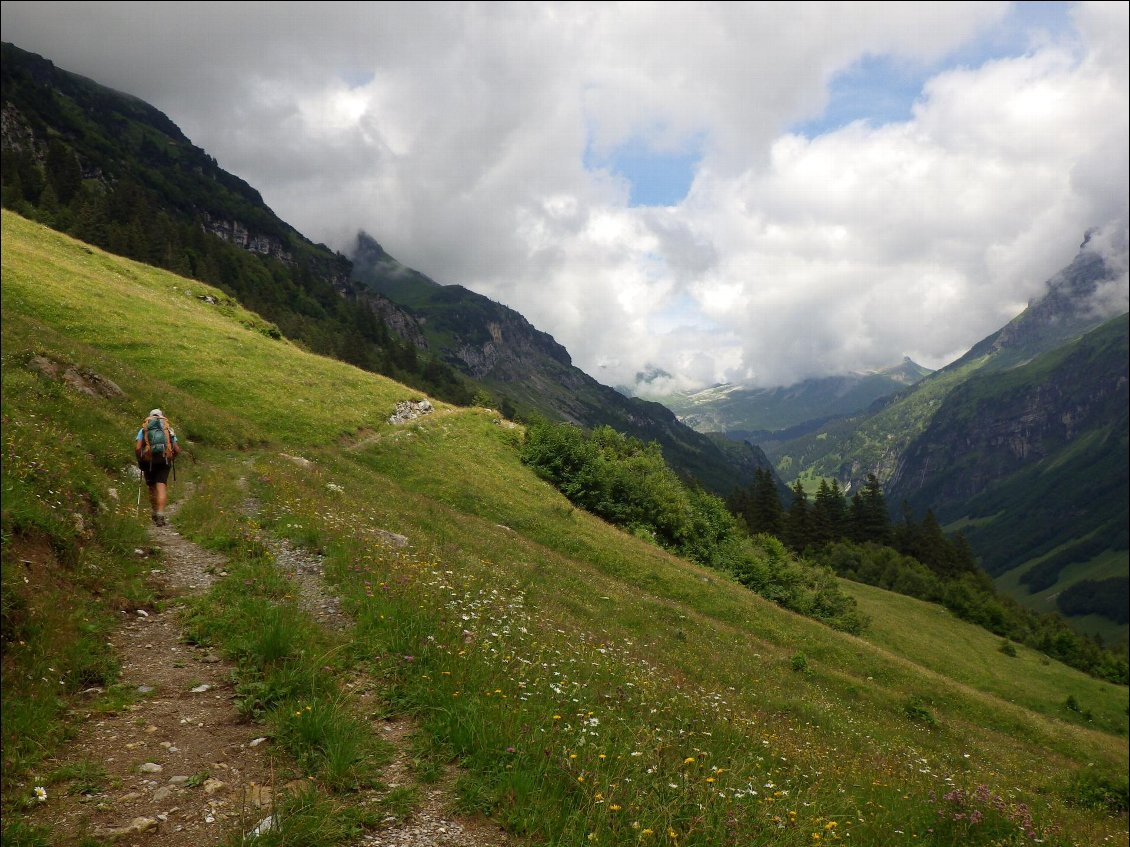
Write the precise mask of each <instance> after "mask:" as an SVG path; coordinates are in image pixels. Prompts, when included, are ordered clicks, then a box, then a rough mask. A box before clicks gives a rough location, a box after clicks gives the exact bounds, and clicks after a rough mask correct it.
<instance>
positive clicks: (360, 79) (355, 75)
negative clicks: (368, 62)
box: [337, 68, 377, 88]
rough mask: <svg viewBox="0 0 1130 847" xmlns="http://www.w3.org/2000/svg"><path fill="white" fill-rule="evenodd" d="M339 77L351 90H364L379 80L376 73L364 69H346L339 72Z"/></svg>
mask: <svg viewBox="0 0 1130 847" xmlns="http://www.w3.org/2000/svg"><path fill="white" fill-rule="evenodd" d="M337 75H338V77H340V78H341V80H342V81H343V82H344V83H345V84H346V85H348V86H349V87H350V88H364V87H365V86H366V85H368V84H369V83H370V82H372V81H373V80H374V79H376V78H377V75H376V73H375V72H374V71H371V70H365V69H362V68H346V69H345V70H340V71H338V72H337Z"/></svg>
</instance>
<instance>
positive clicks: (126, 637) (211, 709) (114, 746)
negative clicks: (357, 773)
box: [28, 503, 517, 847]
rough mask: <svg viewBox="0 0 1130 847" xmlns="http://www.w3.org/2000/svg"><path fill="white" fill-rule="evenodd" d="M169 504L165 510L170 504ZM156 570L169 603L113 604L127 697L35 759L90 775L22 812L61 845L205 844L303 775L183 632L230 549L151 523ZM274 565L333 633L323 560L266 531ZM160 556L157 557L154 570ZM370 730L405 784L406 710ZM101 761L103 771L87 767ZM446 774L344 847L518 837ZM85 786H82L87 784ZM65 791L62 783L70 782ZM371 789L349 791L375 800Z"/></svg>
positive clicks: (83, 718)
mask: <svg viewBox="0 0 1130 847" xmlns="http://www.w3.org/2000/svg"><path fill="white" fill-rule="evenodd" d="M176 506H177V504H175V503H174V504H172V505H171V506H170V508H169V514H170V516H174V515H175V511H176ZM150 537H151V541H152V545H153V547H154V548H156V549H155V550H154V551H153V552H155V553H159V555H158V556H156V557H155V559H154V565H155V567H154V571H153V578H154V581H155V583H156V585H157V586H158V588H159V590H160V592H161V595H162V596H163V597H164V598H166V599H167V600H169V601H170V602H166V603H162V604H160V605H161V607H162V608H161V609H157V610H144V609H140V610H128V611H125V612H122V618H123V620H122V625H121V626H120V627H119V628H118V630H117V631H116V632H115V633H114V635H113V636H112V638H111V639H110V642H109V645H108V647H109V649H111V650H113V651H114V653H115V654H116V655H117V656H119V657H120V660H121V663H122V672H121V676H120V682H121V683H122V684H124V685H125V686H127V689H128V690H129V691H130V692H132V693H133V695H134V696H135V697H136V700H135V702H133V703H131V704H130V705H127V706H125V707H124V708H122V709H120V710H118V711H115V712H104V711H99V710H97V709H96V708H95V703H96V702H97V699H98V695H99V694H101V693H102V692H101V691H99V690H97V689H92V690H91V691H89V692H87V694H88V696H89V698H90V701H89V703H90V705H88V706H86V707H82V706H81V705H80V707H78V708H77V709H75V717H76V718H77V721H76V736H75V738H74V740H73V741H72V742H71V743H70V744H68V745H67V747H66V748H65V750H64V751H62V753H61V754H60V756H59V757H58V758H57V759H56V760H54V761H51V762H47V763H45V765H44V772H45V773H50V772H52V771H55V770H56V769H59V768H63V767H64V766H69V767H72V768H73V767H74V766H76V765H83V766H85V767H86V768H87V771H88V772H89V773H91V774H93V775H94V776H95V778H94V779H73V780H70V781H69V782H61V783H60V784H59V785H58V786H57V787H55V786H52V787H51V788H49V793H48V798H47V800H46V801H45V802H43V803H41V804H39V805H38V806H37V807H36V808H34V809H33V810H31V812H30V813H29V815H28V821H29V823H33V824H44V825H49V826H50V827H51V828H52V829H53V831H54V833H55V837H56V842H55V843H57V844H58V845H59V847H71V845H76V844H77V843H78V842H79V841H80V840H81V839H82V838H83V837H86V836H95V837H97V838H100V839H102V840H105V841H107V842H112V843H115V844H120V845H131V847H132V845H139V847H140V845H161V847H207V846H208V845H218V844H221V843H224V842H225V841H226V840H227V839H229V838H230V837H231V836H232V835H233V834H236V833H240V832H242V833H249V832H251V831H252V830H254V829H255V827H256V826H258V825H259V824H261V823H263V822H265V821H267V820H268V819H269V818H270V816H271V809H272V802H273V800H274V798H276V797H278V796H280V795H281V793H283V792H285V791H286V790H288V788H291V787H293V786H295V785H296V784H303V783H301V781H299V780H293V776H294V774H293V773H281V772H279V771H276V769H275V768H276V767H278V766H277V765H276V764H275V762H276V761H277V760H275V759H273V757H272V756H271V740H270V738H267V737H264V736H265V735H266V730H265V728H264V727H262V726H260V725H257V724H254V723H251V722H249V721H247V720H245V719H244V718H242V717H241V716H240V714H239V713H238V711H237V709H236V706H235V702H234V698H235V687H234V684H233V682H232V671H233V668H232V666H231V665H230V664H229V663H227V662H225V661H224V660H222V659H221V658H220V657H219V656H218V655H215V654H213V653H211V652H210V651H209V650H207V649H201V648H197V647H194V646H191V645H188V644H186V643H185V642H184V639H183V627H182V622H181V615H182V614H183V609H184V604H183V600H184V598H186V597H190V596H192V595H193V594H197V593H200V592H204V591H206V590H207V589H208V587H209V586H210V585H211V584H212V582H213V580H215V579H218V578H221V577H223V576H224V575H225V574H224V567H225V564H226V560H225V559H224V558H223V557H222V556H220V555H217V554H215V553H211V552H209V551H206V550H204V549H203V548H201V547H199V546H197V545H196V544H193V543H192V542H190V541H188V540H187V539H184V538H182V537H181V536H180V535H179V534H178V533H177V531H176V529H175V527H174V526H172V525H167V526H164V527H152V528H151V534H150ZM265 541H266V542H267V544H268V546H269V547H270V548H271V549H272V551H273V552H274V554H275V556H276V560H277V562H278V564H279V567H280V568H282V569H283V570H284V571H285V572H286V573H287V574H288V576H289V577H290V578H292V579H293V580H294V581H295V582H296V583H297V585H298V586H299V589H300V597H299V604H300V605H301V606H302V607H303V608H304V609H305V610H306V611H308V612H310V613H311V614H312V615H313V617H314V618H315V619H316V620H317V621H318V622H319V623H320V624H321V625H323V626H325V627H327V628H332V629H338V630H343V629H345V628H347V627H348V626H349V625H350V624H351V622H350V620H349V619H348V617H346V616H345V615H344V614H343V613H342V611H341V609H340V606H339V604H338V602H337V598H335V597H334V596H333V595H332V594H331V593H329V592H328V591H327V590H326V585H325V583H324V581H323V579H322V567H321V561H320V559H319V558H318V557H317V556H316V555H314V554H311V553H309V552H307V551H304V550H296V549H294V548H293V547H292V546H291V545H289V544H288V543H286V542H283V541H278V540H274V539H265ZM158 565H160V566H159V567H158ZM350 688H351V689H352V690H353V693H354V694H355V695H356V696H359V697H360V698H362V702H364V700H365V699H367V698H370V697H376V696H378V692H377V691H376V689H375V688H374V686H373V683H372V681H371V680H369V679H367V678H365V677H357V678H355V679H354V680H352V682H351V684H350ZM374 729H375V730H376V731H377V732H378V733H379V734H380V735H381V736H382V737H383V738H384V739H385V740H386V741H388V742H390V743H391V744H392V745H393V747H394V750H395V756H394V760H393V761H392V763H391V764H389V765H388V766H387V767H386V769H385V771H384V773H383V774H382V781H383V783H384V784H385V785H387V786H388V787H389V788H390V789H391V788H396V787H398V786H402V785H415V784H416V783H415V778H414V776H413V774H412V770H411V767H410V764H409V763H410V762H411V753H410V749H411V736H412V733H413V731H414V727H413V725H412V723H411V722H410V721H408V720H404V719H399V720H378V721H376V722H375V724H374ZM97 769H101V773H96V770H97ZM453 779H454V776H453V774H448V775H447V777H446V778H444V779H441V780H440V781H439V782H438V783H435V784H432V785H422V786H418V797H419V802H418V803H417V806H416V808H415V809H414V810H413V811H412V813H411V814H410V815H409V816H408V817H407V818H405V819H402V820H397V819H393V818H389V819H388V820H386V821H385V824H384V826H383V827H381V828H378V829H377V830H374V831H370V832H366V833H365V834H364V835H362V836H361V837H360V838H359V840H357V841H356V842H355V844H354V845H350V847H430V846H431V845H434V847H511V845H515V844H516V843H517V842H516V841H515V840H514V839H512V838H511V837H509V836H508V835H507V834H506V833H505V832H503V831H501V830H500V829H499V828H498V827H497V826H496V825H494V824H492V823H491V822H490V821H487V820H482V819H470V818H466V817H461V816H458V815H455V814H453V813H452V812H451V811H450V809H451V805H452V803H451V800H452V795H451V792H450V786H451V783H452V782H453ZM84 790H86V791H87V792H89V793H83V791H84ZM68 792H69V793H68ZM380 793H381V792H371V793H370V794H369V795H368V796H364V795H361V796H357V797H356V798H355V799H356V801H357V802H361V803H365V802H372V801H375V800H377V799H379V796H380Z"/></svg>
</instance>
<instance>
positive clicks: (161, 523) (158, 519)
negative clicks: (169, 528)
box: [153, 512, 165, 526]
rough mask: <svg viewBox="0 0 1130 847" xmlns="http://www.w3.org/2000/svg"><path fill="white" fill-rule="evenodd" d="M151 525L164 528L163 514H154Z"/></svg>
mask: <svg viewBox="0 0 1130 847" xmlns="http://www.w3.org/2000/svg"><path fill="white" fill-rule="evenodd" d="M153 523H155V524H156V525H157V526H164V525H165V516H164V514H162V513H161V512H154V513H153Z"/></svg>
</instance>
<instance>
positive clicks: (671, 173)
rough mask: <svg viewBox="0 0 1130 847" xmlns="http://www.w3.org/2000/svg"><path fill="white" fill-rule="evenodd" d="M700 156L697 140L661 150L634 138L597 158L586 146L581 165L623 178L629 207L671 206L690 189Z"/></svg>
mask: <svg viewBox="0 0 1130 847" xmlns="http://www.w3.org/2000/svg"><path fill="white" fill-rule="evenodd" d="M701 158H702V153H701V150H700V147H699V142H698V141H694V142H692V143H690V144H689V145H688V147H686V148H684V149H682V150H676V151H661V150H656V149H654V148H653V147H652V146H651V145H649V144H648V143H647V142H646V141H644V140H643V139H641V138H638V137H637V138H633V139H632V140H630V141H628V142H627V143H626V144H622V145H620V146H619V147H617V148H616V149H615V150H613V151H612V152H611V153H610V154H609V155H608V156H607V157H597V156H595V155H594V154H593V152H592V150H591V149H590V150H589V151H588V152H587V153H586V154H585V167H587V168H590V169H596V168H601V169H604V170H608V171H610V172H612V173H615V174H617V175H618V176H620V177H622V178H624V179H625V180H627V182H628V185H629V186H630V190H629V195H628V205H629V206H633V207H636V206H674V205H677V204H678V203H679V202H680V201H681V200H682V199H683V198H684V197H686V196H687V192H688V191H690V188H691V184H692V183H693V182H694V175H695V169H696V168H697V167H698V163H699V160H700V159H701Z"/></svg>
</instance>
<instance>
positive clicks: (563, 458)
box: [522, 420, 867, 633]
mask: <svg viewBox="0 0 1130 847" xmlns="http://www.w3.org/2000/svg"><path fill="white" fill-rule="evenodd" d="M522 461H524V462H525V463H526V464H528V465H530V466H531V467H532V468H533V469H534V470H535V471H536V472H537V473H538V475H539V476H541V477H542V478H543V479H545V480H547V481H549V482H550V483H552V484H553V485H554V486H556V487H557V488H558V489H559V490H560V491H561V492H562V493H563V494H564V495H565V496H566V497H568V498H569V500H570V501H571V502H572V503H574V504H575V505H577V506H579V507H581V508H583V509H585V510H587V511H589V512H592V513H593V514H595V515H597V516H598V517H601V518H603V519H604V520H607V521H608V522H610V523H613V524H615V525H617V526H620V527H623V528H624V529H626V530H627V531H628V532H631V533H632V534H634V535H636V536H638V537H641V538H646V539H648V540H651V541H653V542H655V543H656V544H658V545H659V546H661V547H663V548H665V549H667V550H670V551H671V552H673V553H675V554H676V555H679V556H682V557H684V558H687V559H690V560H691V561H694V562H697V563H698V564H701V565H705V566H707V567H711V568H715V569H716V570H719V571H722V572H724V573H727V574H729V575H730V576H732V577H733V578H734V579H736V580H737V581H738V582H740V583H741V584H743V585H745V586H746V587H748V588H750V589H752V590H753V591H755V592H757V593H758V594H760V595H761V596H763V597H766V598H767V599H770V600H772V601H774V602H776V603H777V604H779V605H781V606H784V607H785V608H787V609H791V610H793V611H795V612H799V613H801V614H804V615H808V616H810V617H813V618H816V619H818V620H821V621H824V622H825V623H827V624H829V625H830V626H833V627H834V628H836V629H840V630H843V631H846V632H852V633H858V632H861V631H862V630H863V629H864V628H865V627H866V625H867V620H866V616H864V615H863V614H862V613H861V612H859V611H858V609H857V608H856V604H855V601H854V599H852V598H851V597H849V596H847V595H846V594H844V593H843V592H842V591H841V590H840V588H839V586H838V585H837V584H836V581H835V577H834V575H833V574H832V573H831V571H830V570H828V569H826V568H821V567H817V566H813V565H811V564H809V563H807V562H805V561H804V560H802V559H799V558H797V557H796V556H794V555H792V554H790V553H789V552H788V551H787V550H786V549H785V548H784V546H783V545H782V544H781V543H780V542H779V541H777V539H776V538H773V537H772V536H768V535H759V536H755V537H751V536H750V535H749V534H748V533H747V532H746V531H745V530H744V527H742V526H741V525H740V523H739V522H738V520H737V518H736V517H735V516H734V515H733V514H732V513H731V512H730V511H729V509H727V507H726V504H725V502H724V501H723V500H722V499H721V498H719V497H717V496H715V495H713V494H710V493H709V492H706V491H704V490H703V489H702V488H701V487H699V486H696V485H693V484H688V483H685V482H684V481H683V480H681V479H680V478H679V477H678V475H677V474H676V473H675V472H674V471H673V470H671V468H670V467H669V466H668V465H667V463H666V461H665V460H664V458H663V454H662V452H661V451H660V449H659V445H658V444H656V443H654V442H652V443H650V444H645V443H644V442H642V441H640V440H639V439H637V438H632V437H631V436H627V435H624V434H622V433H620V432H617V431H616V430H614V429H612V428H611V427H607V426H604V427H598V428H597V429H595V430H592V431H585V430H582V429H580V428H579V427H576V426H572V425H570V424H554V423H549V422H546V421H544V420H542V421H535V422H533V423H531V424H530V425H529V427H528V428H527V431H526V437H525V441H524V442H523V446H522Z"/></svg>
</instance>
